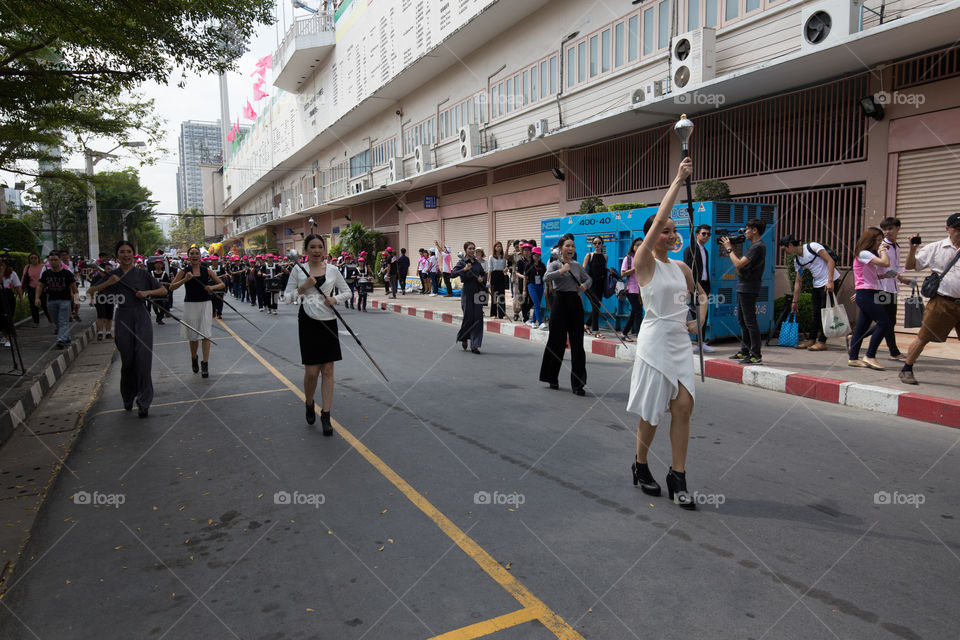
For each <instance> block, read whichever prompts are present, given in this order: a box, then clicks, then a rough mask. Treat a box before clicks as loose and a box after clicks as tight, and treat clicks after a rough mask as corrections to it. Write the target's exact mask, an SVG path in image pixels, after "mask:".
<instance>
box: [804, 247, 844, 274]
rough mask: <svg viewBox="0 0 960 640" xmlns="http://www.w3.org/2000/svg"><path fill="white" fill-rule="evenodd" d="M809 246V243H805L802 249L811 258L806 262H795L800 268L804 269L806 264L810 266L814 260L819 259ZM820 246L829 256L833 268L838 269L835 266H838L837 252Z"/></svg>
mask: <svg viewBox="0 0 960 640" xmlns="http://www.w3.org/2000/svg"><path fill="white" fill-rule="evenodd" d="M810 244H811V243H807V244H806V246H805V247H804V248H805V249H806V250H807V251H809V252H810V253H811V254H813V257H812V258H810V259H809V260H807V261H806V262H800V261H799V260H797V261H796V262H797V264H799V265H800V266H801V267H806V266H807V265H808V264H812V263H813V261H814V260H816V259H817V258H819V257H820V256H819V254H817V253H815V252H814V251H813V249H811V248H810ZM821 246H823V248H824V250H825V251H826V252H827V255H828V256H830V259H831V260H833V266H834V267H836V268H838V269H839V267H837V265H838V264H840V257H839V256H837V252H836V251H834V250H833V249H831V248H830V247H827V246H824V245H821Z"/></svg>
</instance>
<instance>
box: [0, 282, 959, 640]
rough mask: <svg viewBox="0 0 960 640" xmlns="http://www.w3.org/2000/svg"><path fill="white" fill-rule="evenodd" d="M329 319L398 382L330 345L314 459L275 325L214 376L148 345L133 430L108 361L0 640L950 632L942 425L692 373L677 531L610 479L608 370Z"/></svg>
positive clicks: (310, 430) (169, 333)
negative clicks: (692, 494)
mask: <svg viewBox="0 0 960 640" xmlns="http://www.w3.org/2000/svg"><path fill="white" fill-rule="evenodd" d="M231 301H232V300H231ZM235 304H236V303H235ZM240 308H241V309H242V310H244V311H245V312H246V311H247V310H248V309H249V307H247V306H246V305H244V306H242V307H240ZM344 314H345V317H346V318H347V320H348V322H350V323H351V325H352V326H353V327H354V328H355V329H356V331H357V332H358V333H359V335H360V337H361V339H362V340H363V341H364V344H365V345H366V346H367V347H368V349H369V350H370V352H371V353H372V354H373V355H374V357H375V358H377V360H378V361H379V363H380V364H381V366H382V367H383V368H384V370H385V371H386V373H387V375H388V376H389V378H390V380H391V382H390V384H389V385H387V384H385V383H384V382H383V381H382V380H381V379H380V378H379V377H378V375H377V374H376V373H375V371H374V370H373V369H372V368H371V367H370V366H369V364H368V363H367V362H365V359H364V358H363V356H362V354H361V353H360V352H359V350H358V349H357V348H356V346H355V345H354V344H353V343H352V340H351V339H350V337H349V336H348V335H345V334H343V335H341V341H342V344H343V346H344V349H345V354H344V355H345V359H344V361H343V362H340V363H338V364H337V365H336V372H337V377H338V381H337V387H336V396H335V401H334V410H333V417H334V419H335V420H336V421H337V422H338V423H339V427H338V434H337V435H336V436H335V437H333V438H325V437H323V436H322V435H321V434H320V430H319V424H318V425H317V426H316V427H308V426H306V424H305V422H304V418H303V404H302V402H301V400H300V399H299V398H298V397H296V396H295V394H294V392H293V391H291V389H290V388H289V387H288V386H287V384H288V382H290V383H292V384H293V385H295V386H299V385H300V384H301V379H302V367H301V366H300V365H299V350H298V344H297V338H296V319H295V310H294V309H293V308H292V307H284V308H282V309H281V313H280V315H279V316H264V315H263V314H259V313H256V312H254V313H253V314H252V318H253V320H254V321H255V322H257V323H258V324H260V325H261V327H263V329H264V332H263V333H258V332H257V331H255V330H254V329H253V328H252V327H251V326H250V325H248V324H246V323H244V322H243V321H242V320H239V319H238V318H237V317H236V315H235V314H233V313H232V312H230V311H229V310H227V311H226V312H225V323H226V327H228V328H229V330H230V331H232V332H235V335H236V336H237V337H239V338H240V339H242V340H243V341H244V342H245V343H246V344H247V345H249V349H248V348H246V347H245V346H243V345H242V344H241V342H240V341H239V340H237V339H236V338H235V337H233V336H231V335H230V334H229V333H228V332H227V329H226V328H225V327H224V326H223V325H217V324H215V335H216V338H217V340H218V342H219V344H218V345H217V346H215V347H214V348H213V355H212V357H211V372H212V373H211V377H210V379H209V380H202V379H201V378H200V376H199V375H195V374H193V373H191V372H190V364H189V358H188V352H187V345H186V344H185V343H182V342H180V337H179V331H178V327H177V326H176V325H172V324H168V325H166V326H164V327H158V328H157V331H156V332H155V343H156V357H155V361H154V382H155V385H156V399H155V404H154V407H153V408H152V409H151V414H150V417H149V418H148V419H146V420H138V419H137V417H136V412H132V413H125V412H123V411H122V408H121V401H120V397H119V392H118V391H117V390H116V389H117V387H118V384H119V363H118V362H117V361H115V363H114V366H113V368H112V370H111V371H110V373H109V374H108V376H107V379H106V381H107V382H106V386H105V389H104V392H103V393H102V395H101V397H100V399H99V400H98V401H97V403H96V404H95V405H94V409H93V414H94V415H93V417H92V418H91V419H90V420H89V424H88V425H87V427H86V430H85V433H84V434H83V436H82V437H81V440H80V442H79V443H78V445H77V447H76V449H75V451H74V453H73V454H72V456H71V458H70V459H69V461H68V464H69V467H70V469H69V470H64V471H63V473H62V474H61V476H60V479H59V481H58V482H57V484H56V486H55V487H54V488H53V489H52V491H51V494H50V497H49V499H48V502H47V504H46V506H45V508H44V511H43V513H42V515H41V517H40V519H39V520H38V522H37V526H36V528H35V530H34V535H33V537H32V539H31V540H30V543H29V547H28V550H27V559H26V560H25V561H23V562H22V563H21V564H20V566H19V567H18V568H17V572H16V573H15V574H14V576H13V578H12V581H11V587H10V590H9V591H8V593H7V595H6V597H5V598H4V599H3V600H2V601H0V603H2V606H0V638H4V639H5V640H6V639H10V640H13V639H19V638H39V639H41V640H47V639H48V638H50V639H53V638H56V639H66V638H149V639H158V638H190V639H193V638H217V639H220V638H224V639H228V638H243V639H245V640H246V639H250V640H254V639H256V640H267V639H273V640H279V639H300V638H324V639H336V640H340V639H343V640H359V639H361V638H364V639H374V638H376V639H392V640H395V639H402V640H406V639H411V640H412V639H421V638H433V637H435V636H441V635H442V634H445V633H448V632H451V631H453V630H457V629H461V628H464V627H469V626H470V625H477V626H475V627H472V630H473V631H474V633H473V634H470V633H463V634H460V635H453V634H451V635H449V636H446V637H447V638H453V637H462V638H467V637H481V636H480V635H477V634H481V633H493V632H494V631H495V630H496V629H497V628H500V627H504V628H505V630H502V631H499V632H496V633H494V634H493V635H490V636H489V637H491V638H496V639H498V640H503V639H506V640H511V639H525V640H539V639H548V638H556V637H571V638H577V637H581V636H582V637H583V638H590V639H600V638H602V639H618V640H619V639H630V638H644V639H646V638H658V639H673V638H677V639H680V638H737V639H743V638H756V639H760V638H771V639H772V638H776V639H788V638H789V639H792V638H796V639H798V640H799V639H803V640H812V639H819V638H824V639H836V638H843V639H846V638H870V639H871V640H881V639H884V638H938V639H939V638H947V637H957V628H956V624H955V618H954V614H953V613H951V612H952V611H953V609H952V607H953V606H955V603H956V600H957V597H958V596H960V586H958V578H957V576H958V575H960V534H958V528H957V521H956V518H957V517H958V516H960V497H958V493H957V479H958V478H957V468H958V466H957V456H958V452H960V447H957V446H956V445H957V443H958V440H960V433H958V432H957V431H955V430H952V429H949V428H944V427H937V426H933V425H928V424H924V423H919V422H913V421H909V420H903V419H899V418H893V417H889V416H881V415H879V414H874V413H871V412H866V411H858V410H853V409H848V408H845V407H840V406H836V405H830V404H824V403H818V402H815V401H806V400H802V399H798V398H796V397H792V396H787V395H783V394H777V393H773V392H768V391H763V390H758V389H751V388H747V387H743V386H740V385H734V384H729V383H724V382H720V381H714V380H708V381H707V382H706V383H705V384H702V385H699V386H698V387H697V391H696V393H697V403H696V409H695V412H694V417H693V439H692V442H691V445H690V453H689V460H688V463H687V476H688V483H689V487H690V489H691V490H695V491H697V492H698V494H699V498H700V499H701V501H702V504H701V506H700V508H699V510H698V511H696V512H686V511H682V510H681V509H679V508H678V507H676V506H674V505H672V504H670V503H669V502H668V501H667V500H666V498H648V497H645V496H644V495H643V494H642V493H641V492H640V491H639V490H638V489H636V488H634V487H633V486H632V483H631V481H630V472H629V466H630V463H631V461H632V458H633V452H634V446H635V440H634V437H635V436H634V433H635V427H636V421H635V419H634V417H633V416H632V415H631V414H629V413H627V412H626V411H625V409H624V407H625V405H626V398H627V386H628V384H629V377H630V373H629V372H630V368H629V365H628V364H627V363H623V362H618V361H614V360H612V359H609V358H602V357H593V356H588V361H587V366H588V373H589V381H588V392H589V393H588V396H587V397H585V398H580V397H576V396H574V395H573V394H571V393H570V390H569V387H568V384H569V383H568V381H567V378H568V376H567V375H566V373H564V374H563V375H562V376H561V390H560V391H551V390H549V389H547V388H545V385H542V384H541V383H539V382H537V373H538V369H539V362H540V356H541V353H542V349H541V348H540V347H539V346H538V345H534V344H531V343H529V342H527V341H522V340H515V339H512V338H507V337H503V336H495V335H487V336H485V339H484V348H483V353H482V354H481V355H474V354H471V353H469V352H462V351H461V350H460V347H459V344H456V343H455V342H454V337H455V333H456V327H454V326H450V325H445V324H441V323H439V322H431V321H425V320H423V319H418V318H410V317H406V316H401V315H399V314H395V313H388V312H374V311H371V312H369V313H366V314H360V313H357V312H355V311H344ZM251 350H252V351H255V352H256V354H259V356H260V358H262V360H261V359H258V358H257V357H255V355H254V354H253V353H252V352H251ZM265 363H266V364H265ZM267 365H269V366H267ZM271 368H272V369H273V371H275V372H276V375H275V373H274V372H272V371H271ZM278 376H281V377H284V378H286V381H284V380H281V379H280V377H278ZM661 431H662V432H661V433H660V434H659V435H658V438H657V440H656V442H655V444H654V450H655V453H656V456H657V460H655V461H652V462H651V468H652V469H653V471H654V473H655V475H656V476H657V478H658V479H659V480H660V481H661V483H663V477H664V476H665V474H666V471H667V466H668V464H669V441H668V433H667V428H666V425H664V426H663V427H662V429H661ZM361 443H362V444H361ZM81 492H85V493H81ZM94 492H96V493H94ZM284 492H285V493H284ZM878 492H887V494H889V503H885V502H886V499H885V497H884V494H882V493H881V494H880V496H879V498H878V497H877V494H878ZM87 494H89V495H90V502H100V503H101V504H99V505H93V504H78V501H77V499H76V496H78V495H79V496H85V495H87ZM79 501H80V502H83V498H82V497H81V499H80V500H79ZM568 628H572V629H573V630H575V633H571V632H568V633H567V635H563V634H564V631H563V629H568ZM576 634H579V636H578V635H576ZM483 637H487V636H485V635H484V636H483Z"/></svg>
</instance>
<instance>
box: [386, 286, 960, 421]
mask: <svg viewBox="0 0 960 640" xmlns="http://www.w3.org/2000/svg"><path fill="white" fill-rule="evenodd" d="M371 301H375V302H376V303H377V305H378V306H386V308H387V309H389V310H394V311H400V312H402V313H407V314H409V315H419V316H422V317H423V316H424V315H425V312H433V313H436V314H438V317H437V318H435V319H442V320H444V321H450V322H459V318H460V300H459V298H444V297H441V296H425V295H422V294H419V293H408V294H406V295H398V296H397V299H396V300H393V299H392V298H389V297H387V296H384V295H383V291H382V290H377V291H376V292H375V293H374V294H373V295H372V296H371ZM390 305H400V308H399V309H394V308H392V307H391V306H390ZM507 307H508V309H509V308H512V307H511V306H510V301H509V294H508V303H507ZM433 313H429V314H426V315H430V316H431V317H432V316H433ZM447 316H449V317H447ZM487 330H488V331H491V330H492V331H496V332H498V333H508V334H509V335H514V336H516V337H519V338H526V339H530V340H534V341H537V342H546V331H540V330H536V329H532V330H531V329H530V328H529V327H527V326H525V325H523V324H522V322H521V323H513V322H510V321H509V320H508V321H504V322H502V323H498V322H496V321H488V322H487ZM607 335H608V338H607V339H604V340H598V339H595V338H587V339H586V345H585V346H586V350H587V351H588V352H590V353H594V354H599V355H607V356H610V357H615V358H618V359H623V360H633V357H634V345H633V344H630V343H628V344H627V346H626V347H624V346H623V345H622V344H621V343H620V342H619V341H618V340H617V339H615V338H614V337H613V336H612V333H611V332H607ZM914 339H915V336H914V335H913V334H909V333H902V334H897V344H898V346H899V347H900V349H901V351H903V352H906V351H907V349H908V348H909V346H910V344H911V343H912V342H913V340H914ZM775 342H776V341H775V340H774V343H775ZM712 347H713V348H714V349H715V353H713V354H709V356H708V363H707V366H706V369H707V376H709V377H716V378H722V379H724V380H730V381H733V382H742V383H744V384H750V385H752V386H760V387H764V388H770V389H773V390H778V391H786V392H787V393H796V394H798V395H808V396H811V397H817V398H819V399H821V400H825V401H828V402H835V403H839V404H847V405H851V406H859V407H863V408H866V409H872V410H877V411H881V412H884V413H891V414H896V415H901V416H904V417H911V418H915V419H921V420H925V421H929V422H936V423H939V424H948V425H951V426H958V427H960V367H958V365H960V342H958V341H957V340H956V339H955V338H951V340H950V341H949V342H946V343H943V344H929V345H928V346H927V347H926V349H924V353H923V355H922V356H921V357H920V360H918V361H917V364H916V365H915V369H914V373H915V375H916V377H917V380H918V381H919V382H920V385H918V386H911V385H905V384H903V383H902V382H900V380H899V378H898V377H897V374H898V372H899V370H900V367H901V364H900V363H899V362H895V361H891V360H887V357H888V353H887V350H886V345H882V346H881V348H880V351H879V353H878V356H877V357H878V359H879V360H880V361H881V362H882V363H884V364H889V367H888V368H887V370H885V371H874V370H871V369H863V368H852V367H849V366H847V353H846V350H845V347H844V342H843V341H842V340H831V341H830V343H829V347H830V348H829V349H828V350H827V351H820V352H814V351H806V350H798V349H792V348H780V347H776V346H770V347H765V349H764V351H763V360H764V366H763V367H742V366H741V365H739V364H738V363H735V362H732V361H730V360H729V359H728V357H729V356H731V355H733V354H734V353H735V352H736V351H737V349H738V348H739V344H738V343H737V342H736V341H735V340H727V341H724V342H720V343H717V344H714V345H712ZM760 369H762V370H761V371H755V370H760Z"/></svg>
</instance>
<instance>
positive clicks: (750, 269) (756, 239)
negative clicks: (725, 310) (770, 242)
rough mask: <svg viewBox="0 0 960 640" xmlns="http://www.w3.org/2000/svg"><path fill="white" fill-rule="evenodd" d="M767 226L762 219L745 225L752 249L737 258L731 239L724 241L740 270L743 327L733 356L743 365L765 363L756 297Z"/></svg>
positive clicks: (739, 309) (739, 301) (739, 307)
mask: <svg viewBox="0 0 960 640" xmlns="http://www.w3.org/2000/svg"><path fill="white" fill-rule="evenodd" d="M766 228H767V226H766V224H764V222H763V220H760V219H759V218H753V219H752V220H750V221H748V222H747V224H746V229H745V235H746V236H747V240H748V241H749V242H750V246H749V247H748V248H747V250H746V251H745V252H744V254H743V256H742V257H740V256H737V251H736V248H735V247H734V245H733V244H732V243H731V242H730V238H721V239H720V242H721V244H722V245H723V248H724V249H726V250H727V251H728V252H729V256H730V262H732V263H733V266H734V267H736V268H737V323H738V324H739V325H740V351H738V352H737V353H736V354H735V355H733V356H731V358H730V359H731V360H739V361H740V363H741V364H763V357H762V356H761V355H760V337H761V335H760V325H759V324H758V323H757V296H759V295H760V283H761V281H762V279H763V268H764V265H765V264H766V259H767V247H766V245H765V244H764V243H763V240H761V239H760V237H761V236H762V235H763V231H764V229H766Z"/></svg>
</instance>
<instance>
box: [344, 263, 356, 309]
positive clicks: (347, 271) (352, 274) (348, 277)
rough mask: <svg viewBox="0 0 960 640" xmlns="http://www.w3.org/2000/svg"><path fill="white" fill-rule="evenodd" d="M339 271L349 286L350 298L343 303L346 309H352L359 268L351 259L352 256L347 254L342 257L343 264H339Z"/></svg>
mask: <svg viewBox="0 0 960 640" xmlns="http://www.w3.org/2000/svg"><path fill="white" fill-rule="evenodd" d="M340 273H341V274H342V275H343V281H344V282H346V283H347V286H348V287H350V299H349V300H347V301H346V303H344V304H345V306H346V307H347V308H348V309H353V308H354V306H353V299H354V292H356V290H357V278H359V277H360V269H359V268H358V267H357V263H356V262H354V261H353V256H351V255H347V256H346V257H345V258H344V259H343V264H342V265H340Z"/></svg>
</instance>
